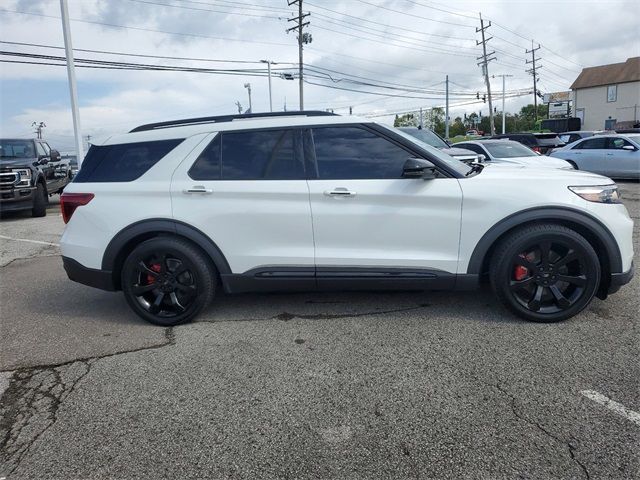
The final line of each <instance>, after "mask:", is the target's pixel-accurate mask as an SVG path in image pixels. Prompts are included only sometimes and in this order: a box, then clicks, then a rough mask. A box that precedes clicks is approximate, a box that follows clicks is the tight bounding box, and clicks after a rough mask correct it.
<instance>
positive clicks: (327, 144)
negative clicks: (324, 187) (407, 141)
mask: <svg viewBox="0 0 640 480" xmlns="http://www.w3.org/2000/svg"><path fill="white" fill-rule="evenodd" d="M313 143H314V145H315V154H316V162H317V165H318V175H319V177H320V179H336V180H337V179H392V178H402V171H403V170H402V169H403V166H404V163H405V162H406V161H407V159H408V158H409V157H412V156H413V155H412V154H411V153H410V152H409V151H407V150H405V149H404V148H402V147H400V146H398V145H396V144H395V143H393V142H391V141H390V140H387V139H386V138H383V137H381V136H380V135H378V134H377V133H374V132H371V131H369V130H366V129H364V128H360V127H351V126H349V127H319V128H314V129H313Z"/></svg>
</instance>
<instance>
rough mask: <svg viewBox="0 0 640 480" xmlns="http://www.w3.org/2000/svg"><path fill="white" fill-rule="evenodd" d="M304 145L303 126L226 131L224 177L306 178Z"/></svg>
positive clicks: (231, 178) (223, 145)
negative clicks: (298, 128) (294, 128)
mask: <svg viewBox="0 0 640 480" xmlns="http://www.w3.org/2000/svg"><path fill="white" fill-rule="evenodd" d="M301 149H302V131H301V130H266V131H264V130H263V131H248V132H237V133H223V134H222V179H223V180H258V179H265V180H300V179H304V178H305V173H304V165H303V164H302V154H301V153H300V151H301Z"/></svg>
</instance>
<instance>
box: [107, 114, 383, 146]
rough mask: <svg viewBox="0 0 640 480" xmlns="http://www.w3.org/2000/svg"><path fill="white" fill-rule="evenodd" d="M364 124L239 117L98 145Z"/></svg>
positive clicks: (341, 119)
mask: <svg viewBox="0 0 640 480" xmlns="http://www.w3.org/2000/svg"><path fill="white" fill-rule="evenodd" d="M283 113H284V112H283ZM362 123H365V124H371V123H374V122H372V121H371V120H370V119H366V118H360V117H356V116H354V115H346V116H343V115H322V116H305V115H301V114H299V113H297V112H292V114H291V115H278V116H260V117H256V116H254V117H238V118H234V119H232V120H230V121H224V122H211V123H209V122H206V123H204V122H203V123H197V124H187V125H177V126H169V127H164V128H157V129H150V130H143V131H137V132H129V133H123V134H119V135H113V136H111V137H108V138H106V139H104V140H102V141H101V142H96V143H94V145H113V144H120V143H134V142H150V141H154V140H170V139H181V138H187V137H191V136H193V135H198V134H206V133H213V132H223V131H235V130H251V129H262V128H278V127H300V126H306V125H341V124H362Z"/></svg>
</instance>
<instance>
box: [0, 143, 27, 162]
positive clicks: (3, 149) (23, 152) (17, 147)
mask: <svg viewBox="0 0 640 480" xmlns="http://www.w3.org/2000/svg"><path fill="white" fill-rule="evenodd" d="M35 156H36V152H34V151H33V142H32V141H30V140H0V157H1V158H34V157H35Z"/></svg>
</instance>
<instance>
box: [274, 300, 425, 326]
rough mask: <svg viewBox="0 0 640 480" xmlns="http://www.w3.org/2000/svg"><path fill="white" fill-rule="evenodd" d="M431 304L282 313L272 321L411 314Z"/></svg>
mask: <svg viewBox="0 0 640 480" xmlns="http://www.w3.org/2000/svg"><path fill="white" fill-rule="evenodd" d="M430 306H431V304H429V303H421V304H420V305H416V306H412V307H404V308H396V309H392V310H373V311H366V312H356V313H314V314H300V313H289V312H282V313H279V314H278V315H275V316H273V317H271V320H282V321H284V322H288V321H289V320H293V319H294V318H300V319H302V320H334V319H339V318H358V317H366V316H369V315H385V314H388V313H400V312H411V311H413V310H420V309H422V308H427V307H430Z"/></svg>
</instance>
